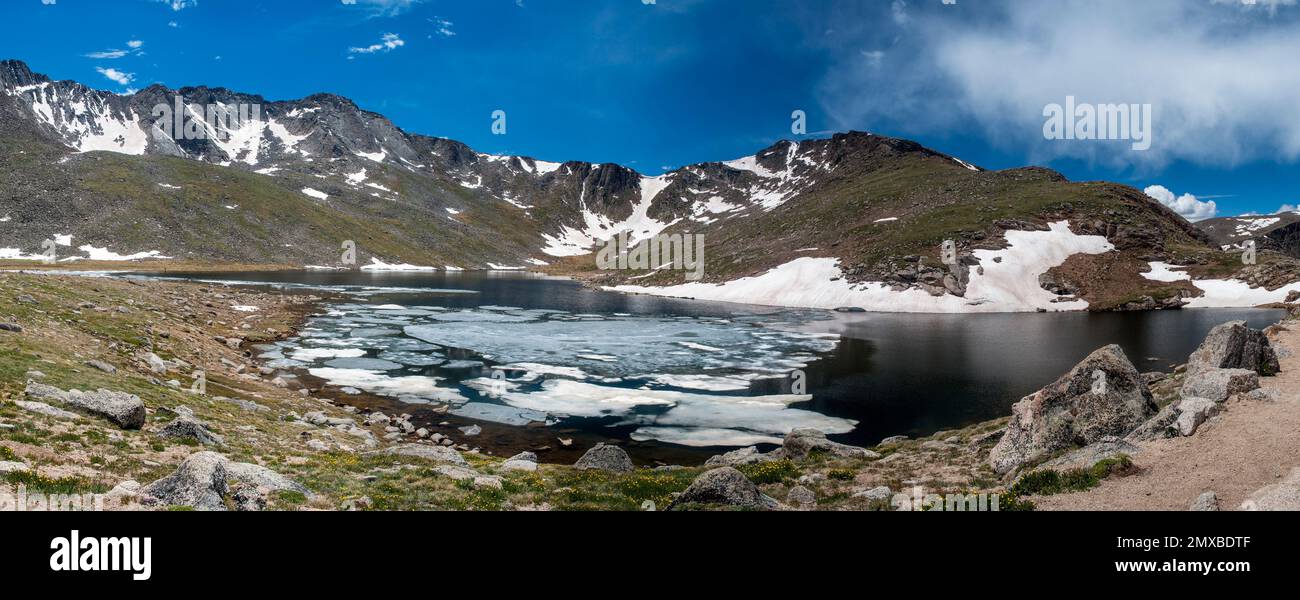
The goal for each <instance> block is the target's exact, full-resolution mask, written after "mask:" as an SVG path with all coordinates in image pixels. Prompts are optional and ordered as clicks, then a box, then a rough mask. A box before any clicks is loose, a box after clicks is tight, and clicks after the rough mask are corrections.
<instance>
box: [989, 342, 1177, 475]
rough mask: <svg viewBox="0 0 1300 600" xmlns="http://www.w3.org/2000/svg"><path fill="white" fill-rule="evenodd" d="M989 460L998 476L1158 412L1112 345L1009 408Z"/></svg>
mask: <svg viewBox="0 0 1300 600" xmlns="http://www.w3.org/2000/svg"><path fill="white" fill-rule="evenodd" d="M1011 410H1012V417H1011V422H1010V423H1009V424H1008V425H1007V430H1006V434H1005V435H1003V437H1002V439H1001V440H999V441H998V443H997V445H996V446H994V447H993V450H992V451H991V452H990V455H989V464H990V465H991V466H992V467H993V469H994V471H995V472H997V473H998V474H1000V475H1005V474H1008V473H1010V472H1012V471H1014V470H1016V469H1018V468H1020V467H1022V466H1024V465H1027V464H1030V463H1033V462H1036V461H1039V460H1041V459H1043V458H1046V457H1047V456H1049V455H1050V454H1052V453H1054V452H1058V451H1061V450H1067V449H1070V448H1074V447H1077V446H1080V445H1084V446H1086V445H1089V444H1093V443H1096V442H1099V441H1102V440H1103V439H1105V438H1107V437H1112V436H1113V437H1120V436H1124V435H1126V434H1128V433H1129V432H1131V431H1133V430H1134V429H1136V428H1137V427H1139V426H1140V425H1142V424H1143V423H1144V422H1145V421H1146V420H1147V419H1149V418H1150V417H1151V416H1152V415H1155V414H1156V413H1157V412H1158V407H1157V406H1156V404H1155V401H1154V400H1153V398H1152V396H1151V392H1150V391H1149V390H1148V389H1147V385H1146V382H1145V381H1144V380H1143V379H1142V376H1141V374H1139V373H1138V370H1137V369H1136V368H1135V367H1134V366H1133V363H1132V362H1130V361H1129V359H1128V357H1127V356H1125V355H1124V351H1123V350H1122V349H1121V348H1120V347H1119V346H1117V345H1111V346H1106V347H1104V348H1101V349H1099V350H1097V351H1095V352H1093V353H1092V354H1091V355H1089V356H1088V357H1087V358H1085V359H1084V360H1083V361H1082V362H1080V363H1079V364H1078V365H1076V366H1075V367H1074V368H1073V369H1071V370H1070V372H1069V373H1067V374H1065V375H1064V376H1062V377H1061V378H1060V379H1058V380H1057V381H1056V382H1054V383H1052V384H1050V385H1048V386H1047V387H1044V388H1043V389H1041V390H1039V391H1038V392H1035V393H1034V394H1032V395H1029V396H1026V397H1025V398H1023V399H1021V400H1020V401H1019V402H1017V403H1016V404H1015V405H1014V406H1013V407H1012V409H1011Z"/></svg>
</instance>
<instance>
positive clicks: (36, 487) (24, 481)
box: [5, 471, 109, 494]
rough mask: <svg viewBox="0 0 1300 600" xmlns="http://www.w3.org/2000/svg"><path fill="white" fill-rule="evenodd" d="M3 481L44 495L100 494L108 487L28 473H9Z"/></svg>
mask: <svg viewBox="0 0 1300 600" xmlns="http://www.w3.org/2000/svg"><path fill="white" fill-rule="evenodd" d="M5 480H6V481H8V482H9V483H10V484H11V485H14V486H19V485H22V486H26V488H27V491H28V492H39V493H44V494H102V493H104V492H107V491H108V490H109V487H108V486H107V485H105V484H103V483H96V482H93V481H87V480H85V479H82V478H80V477H60V478H57V479H51V478H49V477H46V476H44V475H40V474H37V473H34V472H30V471H25V472H21V473H10V474H8V475H6V476H5Z"/></svg>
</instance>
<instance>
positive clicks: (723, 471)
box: [668, 467, 780, 510]
mask: <svg viewBox="0 0 1300 600" xmlns="http://www.w3.org/2000/svg"><path fill="white" fill-rule="evenodd" d="M683 504H723V505H726V506H735V507H738V508H747V509H752V510H771V509H775V508H778V507H780V504H779V503H778V502H777V501H776V500H774V499H772V498H770V497H768V496H766V495H764V494H763V492H761V491H759V489H758V486H756V485H754V483H753V482H752V481H750V480H749V479H747V478H746V477H745V474H744V473H741V472H740V471H737V470H736V469H734V468H732V467H719V468H717V469H713V470H712V471H707V472H705V473H704V474H702V475H700V476H699V477H696V478H695V481H693V482H691V485H690V487H687V488H686V491H684V492H682V493H681V495H679V496H677V498H676V499H674V500H673V501H672V504H670V505H668V509H669V510H672V509H673V508H674V507H677V506H680V505H683Z"/></svg>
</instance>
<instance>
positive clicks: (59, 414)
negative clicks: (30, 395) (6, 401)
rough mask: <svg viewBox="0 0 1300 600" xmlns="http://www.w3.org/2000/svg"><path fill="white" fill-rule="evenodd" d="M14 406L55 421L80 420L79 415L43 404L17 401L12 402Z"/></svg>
mask: <svg viewBox="0 0 1300 600" xmlns="http://www.w3.org/2000/svg"><path fill="white" fill-rule="evenodd" d="M14 404H16V405H18V408H21V409H23V410H25V411H27V412H34V413H36V414H38V415H45V416H47V417H54V418H56V419H68V420H71V421H75V420H77V419H80V418H81V415H79V414H77V413H74V412H68V411H66V410H63V409H62V408H55V407H53V406H50V405H48V404H46V403H44V402H28V401H26V400H19V401H17V402H14Z"/></svg>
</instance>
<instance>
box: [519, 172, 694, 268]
mask: <svg viewBox="0 0 1300 600" xmlns="http://www.w3.org/2000/svg"><path fill="white" fill-rule="evenodd" d="M671 184H672V175H671V174H669V175H661V176H659V177H642V178H641V200H640V201H639V202H637V203H636V204H635V205H634V206H633V207H632V214H631V215H630V216H628V218H626V219H624V220H622V221H618V222H615V221H613V220H611V219H610V218H609V217H607V216H605V215H600V214H596V213H595V212H592V211H591V209H589V208H588V207H587V183H586V182H585V181H584V182H583V187H582V195H581V196H580V197H579V198H578V204H579V205H580V207H581V210H582V222H583V225H582V227H581V228H574V227H569V226H567V225H566V226H564V227H563V228H561V230H560V232H559V233H558V234H556V235H550V234H543V235H542V238H543V239H545V240H546V246H544V247H543V248H542V252H544V253H546V254H549V255H551V256H581V255H583V254H587V253H589V252H591V250H592V249H593V248H594V247H595V246H596V244H598V243H601V242H603V241H605V240H608V239H611V238H613V237H614V236H616V235H618V234H620V233H623V232H627V233H628V236H629V238H630V242H631V243H636V242H638V241H640V240H645V239H649V238H651V237H654V236H655V235H658V234H659V232H661V231H663V230H664V229H666V228H668V227H669V226H671V225H673V223H676V221H673V222H672V223H662V222H660V221H656V220H655V219H653V218H651V217H650V207H651V206H653V204H654V200H655V198H656V197H658V196H659V193H660V192H662V191H664V188H667V187H668V186H669V185H671Z"/></svg>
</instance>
